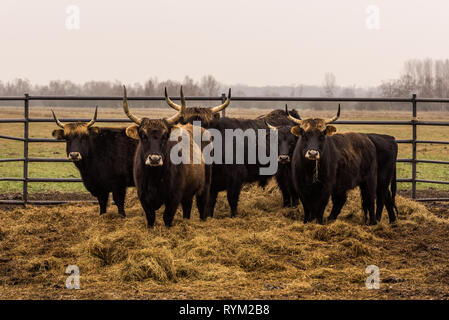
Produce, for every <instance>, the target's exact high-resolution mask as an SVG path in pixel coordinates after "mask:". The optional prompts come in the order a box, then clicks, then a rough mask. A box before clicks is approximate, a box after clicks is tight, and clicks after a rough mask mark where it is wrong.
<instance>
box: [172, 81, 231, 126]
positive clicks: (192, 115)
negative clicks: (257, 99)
mask: <svg viewBox="0 0 449 320" xmlns="http://www.w3.org/2000/svg"><path fill="white" fill-rule="evenodd" d="M180 98H181V105H179V104H176V103H174V102H173V101H172V100H171V99H170V98H169V97H168V94H167V88H165V101H166V102H167V104H168V105H169V106H170V107H172V108H173V109H175V110H178V111H180V110H181V109H182V108H184V112H183V115H182V120H181V123H184V124H185V123H193V122H194V121H201V122H202V123H203V124H205V125H208V124H209V122H211V121H212V120H216V119H220V114H219V112H220V111H222V110H224V109H225V108H226V107H227V106H228V105H229V103H230V102H231V89H229V93H228V97H227V98H226V101H225V102H224V103H223V104H221V105H219V106H216V107H210V108H207V107H186V100H185V98H184V93H183V91H182V87H181V95H180Z"/></svg>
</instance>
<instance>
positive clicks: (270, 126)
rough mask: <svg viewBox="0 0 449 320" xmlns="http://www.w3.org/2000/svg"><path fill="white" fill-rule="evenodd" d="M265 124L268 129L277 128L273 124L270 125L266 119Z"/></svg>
mask: <svg viewBox="0 0 449 320" xmlns="http://www.w3.org/2000/svg"><path fill="white" fill-rule="evenodd" d="M265 124H266V125H267V127H268V129H270V130H277V129H278V128H276V127H275V126H272V125H271V124H269V123H268V122H267V121H265Z"/></svg>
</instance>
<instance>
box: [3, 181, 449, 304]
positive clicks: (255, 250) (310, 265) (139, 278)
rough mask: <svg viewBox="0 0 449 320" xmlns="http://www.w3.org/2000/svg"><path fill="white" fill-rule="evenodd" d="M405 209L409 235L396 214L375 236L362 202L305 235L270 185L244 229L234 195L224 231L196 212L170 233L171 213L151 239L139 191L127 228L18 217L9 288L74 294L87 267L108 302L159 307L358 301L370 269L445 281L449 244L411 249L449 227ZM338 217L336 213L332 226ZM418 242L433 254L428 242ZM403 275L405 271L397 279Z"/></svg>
mask: <svg viewBox="0 0 449 320" xmlns="http://www.w3.org/2000/svg"><path fill="white" fill-rule="evenodd" d="M330 204H331V203H330ZM397 204H398V209H399V222H398V223H397V224H395V225H390V224H389V223H388V215H387V214H384V217H383V220H382V222H381V223H379V224H378V225H377V226H367V225H364V223H363V214H362V210H361V207H360V195H359V192H358V190H356V191H354V192H351V193H350V194H349V197H348V202H347V204H346V205H345V207H344V208H343V210H342V213H341V214H340V216H339V218H338V220H337V221H335V222H333V223H330V224H326V225H318V224H316V223H308V224H304V223H303V222H302V221H301V220H302V216H303V212H302V207H300V208H283V207H282V201H281V195H280V192H279V190H278V189H277V187H276V186H275V183H273V182H270V183H269V184H268V185H267V186H266V187H265V189H262V188H260V187H258V186H255V185H253V186H245V187H244V190H243V192H242V194H241V198H240V202H239V216H238V217H237V218H230V213H229V207H228V204H227V200H226V196H225V194H223V193H222V194H220V195H219V197H218V201H217V207H216V212H215V216H214V218H213V219H208V220H207V221H206V222H202V221H200V220H199V217H198V213H197V210H196V208H195V206H194V212H192V219H191V220H183V219H182V214H181V210H178V213H177V215H176V217H175V222H174V226H173V227H172V228H170V229H167V228H166V227H165V226H164V225H163V222H162V210H163V208H162V209H161V210H159V211H158V212H157V214H156V217H157V219H156V224H155V226H154V228H152V229H148V228H147V225H146V220H145V217H144V214H143V212H142V209H141V207H140V204H139V202H138V200H137V197H136V194H135V191H134V190H132V189H131V190H130V191H128V197H127V201H126V206H127V209H126V210H127V217H126V218H125V219H122V218H120V217H119V216H118V214H117V210H116V208H114V207H112V206H111V207H110V209H109V211H110V212H109V213H108V214H106V215H103V216H99V215H98V208H97V206H96V205H87V204H75V205H62V206H54V207H33V206H30V207H29V208H28V209H22V208H14V209H12V210H9V211H7V212H2V214H0V225H1V228H0V283H2V284H5V285H6V286H10V285H11V286H12V285H16V286H17V285H20V286H24V287H27V286H30V287H33V286H36V284H40V283H46V284H49V286H50V287H51V286H54V287H63V286H64V279H65V278H66V277H67V275H65V274H64V271H65V267H66V266H68V265H77V266H79V267H80V270H81V279H82V280H81V281H82V286H83V283H84V286H85V287H89V288H90V287H93V288H98V289H96V290H97V291H96V292H104V291H110V289H109V288H112V287H114V288H116V289H115V290H116V292H120V290H125V291H126V290H127V291H126V292H127V293H126V295H124V296H123V298H130V297H132V296H135V290H136V288H140V289H139V290H141V291H142V290H143V291H145V292H152V294H154V295H152V296H150V298H156V297H166V298H179V297H183V298H186V297H190V298H220V297H221V298H231V297H232V298H261V297H271V298H273V297H274V298H275V297H281V296H276V295H275V294H277V293H276V292H280V291H282V292H283V294H286V295H288V297H293V298H298V297H315V296H316V295H317V294H321V295H322V294H324V292H334V294H335V295H334V296H329V297H338V296H341V295H343V294H344V293H345V292H348V290H346V289H344V290H343V289H341V288H340V287H341V286H343V285H344V286H349V287H351V286H352V287H351V288H352V289H351V290H353V292H359V291H357V290H361V288H363V287H364V281H365V279H366V276H367V275H366V274H365V268H366V266H367V265H369V264H379V266H382V265H387V266H388V268H389V269H388V270H391V271H388V272H385V271H384V274H385V276H388V275H395V276H397V277H399V276H400V277H401V278H403V279H409V278H410V277H413V276H409V277H407V275H404V273H405V272H410V275H412V272H416V274H418V275H420V277H422V279H424V280H425V279H427V281H428V282H429V281H430V280H429V279H431V280H432V281H434V280H435V281H437V279H439V278H440V276H441V275H443V274H445V273H444V272H442V271H440V269H438V270H437V271H435V272H430V271H428V270H426V269H424V268H423V267H422V265H423V264H425V263H429V260H428V259H429V258H428V257H427V256H424V253H426V252H429V251H431V252H433V253H434V256H435V259H440V260H435V261H437V262H435V263H438V261H443V259H442V258H438V257H439V256H438V255H442V254H443V253H442V252H443V251H444V250H446V248H445V247H444V244H438V247H439V248H441V250H440V251H437V250H433V251H432V250H427V249H428V248H430V247H432V245H430V244H429V245H428V247H426V248H427V249H426V250H425V249H422V250H421V249H420V250H412V249H413V248H411V249H410V247H413V246H410V245H404V244H403V242H402V241H403V239H404V238H405V237H414V236H418V235H419V234H420V232H422V230H424V229H425V228H427V229H430V230H432V228H435V227H436V226H439V228H440V229H442V230H447V229H448V227H447V226H448V225H449V220H448V219H442V218H438V217H436V216H434V215H433V214H432V213H431V212H429V211H428V210H427V209H426V208H425V207H424V206H423V205H421V204H418V203H415V202H413V201H410V200H408V199H405V198H402V197H400V196H398V197H397ZM329 212H330V205H329V206H328V208H327V209H326V213H325V216H327V215H328V214H329ZM444 228H446V229H444ZM445 234H446V235H447V232H446V233H445ZM446 238H447V237H446ZM438 239H439V238H438ZM408 241H409V243H412V244H413V243H414V244H416V243H425V238H421V239H418V240H416V241H413V240H410V239H409V240H408ZM441 241H443V240H441ZM426 245H427V244H426ZM392 246H395V249H394V250H390V247H392ZM401 246H402V247H401ZM411 252H412V253H413V252H416V255H417V258H416V259H422V260H417V261H419V262H416V267H415V266H411V267H410V268H416V269H413V270H412V269H403V264H404V262H403V261H404V260H407V259H409V257H410V255H411ZM444 252H445V251H444ZM401 255H403V256H401ZM443 269H444V268H441V270H443ZM395 270H404V271H401V272H403V273H397V275H396V274H395V273H394V272H393V271H395ZM406 270H408V271H406ZM422 279H421V278H419V277H416V278H414V283H420V286H423V285H426V284H425V283H424V284H423V283H422V282H419V281H424V280H422ZM440 282H441V281H440ZM267 283H268V284H269V285H268V286H267V285H266V284H267ZM279 283H281V285H278V284H279ZM407 283H408V282H407V281H404V282H401V283H398V285H399V284H400V285H406V284H407ZM441 283H442V285H444V282H441ZM427 285H429V284H427ZM140 286H142V287H140ZM14 288H17V287H14ZM100 288H102V289H100ZM267 288H269V289H267ZM106 289H107V290H106ZM11 290H13V291H11V292H15V291H14V290H18V289H11ZM354 290H355V291H354ZM125 291H123V292H125ZM141 291H139V292H141ZM446 291H447V290H446ZM180 292H182V294H183V295H180ZM187 293H188V294H187ZM77 294H78V293H77ZM80 294H82V293H80ZM185 294H187V296H186V295H185ZM12 296H14V294H12ZM282 297H286V296H282Z"/></svg>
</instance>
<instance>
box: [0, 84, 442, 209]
mask: <svg viewBox="0 0 449 320" xmlns="http://www.w3.org/2000/svg"><path fill="white" fill-rule="evenodd" d="M33 100H34V101H36V100H40V101H43V100H45V101H56V100H59V101H67V100H71V101H86V100H90V101H121V100H122V97H111V96H31V95H29V94H25V95H24V96H23V97H0V101H23V103H24V117H23V118H19V119H12V118H6V119H0V123H23V125H24V135H23V138H22V137H12V136H8V135H0V139H9V140H15V141H23V157H21V158H7V159H0V163H3V162H23V177H21V178H19V177H1V176H0V182H1V181H16V182H22V184H23V188H22V199H21V200H1V199H0V204H2V203H3V204H22V205H26V204H47V205H48V204H58V203H64V202H77V201H79V200H76V201H72V200H65V201H63V200H29V199H28V183H30V182H31V183H33V182H82V180H81V179H76V178H45V177H42V178H31V177H29V175H28V164H29V163H30V162H70V161H69V160H67V159H64V158H34V157H29V153H28V146H29V143H39V142H56V143H61V142H64V140H55V139H48V138H30V137H29V124H30V123H32V122H53V121H54V120H53V119H52V118H30V116H29V110H30V101H33ZM128 100H134V101H163V100H165V97H128ZM172 100H180V97H174V98H172ZM186 100H195V101H221V102H222V103H224V101H225V100H226V94H225V93H223V94H222V95H221V96H218V97H186ZM232 100H233V101H251V102H254V101H261V102H262V101H263V102H268V101H282V102H285V101H295V102H311V101H318V102H395V103H410V104H411V107H412V108H411V111H412V112H411V119H410V120H405V121H370V120H340V121H336V122H335V123H336V124H357V125H395V126H396V125H399V126H411V127H412V137H411V139H405V140H397V142H398V143H402V144H411V145H412V158H411V159H398V160H397V162H405V163H411V165H412V177H411V178H402V179H398V180H397V181H398V182H405V183H411V185H412V186H411V193H412V198H413V199H415V200H417V201H449V198H421V199H418V198H417V197H416V184H417V183H418V182H423V183H432V184H445V185H449V181H436V180H426V179H418V178H417V175H416V173H417V172H416V165H417V163H429V164H435V165H449V161H441V160H426V159H418V158H417V151H416V147H417V145H418V144H442V145H445V144H446V145H447V144H449V141H431V140H418V137H417V127H418V126H447V127H449V121H419V120H418V118H417V104H418V103H420V102H426V103H449V99H418V98H417V97H416V94H413V95H412V97H411V98H322V97H232ZM222 113H223V115H225V111H224V110H223V111H222ZM89 120H90V119H78V118H65V119H61V121H63V122H74V121H89ZM96 122H128V123H129V122H131V121H130V120H129V119H128V118H123V119H116V118H114V119H97V121H96ZM84 201H88V202H92V200H84Z"/></svg>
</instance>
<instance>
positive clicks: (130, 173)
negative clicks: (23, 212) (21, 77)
mask: <svg viewBox="0 0 449 320" xmlns="http://www.w3.org/2000/svg"><path fill="white" fill-rule="evenodd" d="M180 97H181V102H180V103H181V104H180V105H178V104H176V103H175V102H173V101H172V100H171V99H170V98H169V97H168V94H167V90H166V89H165V100H166V102H167V104H168V105H169V106H170V107H171V108H173V109H175V111H176V113H175V114H174V115H173V116H171V117H168V118H164V119H150V118H147V117H143V118H139V117H137V116H135V115H134V114H133V113H132V112H131V111H130V107H129V104H128V100H127V95H126V88H125V87H124V94H123V111H124V112H125V114H126V115H127V116H128V118H129V119H130V120H131V121H133V122H134V124H132V125H131V126H129V127H125V128H105V127H96V126H94V123H95V121H96V117H97V109H96V110H95V114H94V117H93V119H92V120H91V121H90V122H88V123H84V122H74V123H65V124H64V123H62V122H61V121H60V120H59V119H58V118H57V116H56V115H55V113H54V112H53V111H52V113H53V117H54V119H55V122H56V124H57V125H58V126H59V127H60V128H61V129H57V130H54V131H53V137H55V138H56V139H58V140H65V141H66V151H67V156H68V158H69V160H71V161H73V163H74V164H75V166H76V167H77V168H78V170H79V172H80V174H81V178H82V180H83V183H84V186H85V187H86V189H87V190H88V191H89V192H90V193H91V194H92V195H93V196H95V197H96V198H97V199H98V202H99V205H100V214H103V213H105V212H106V207H107V202H108V198H109V193H111V192H112V196H113V200H114V202H115V205H116V206H117V208H118V212H119V214H121V215H122V216H125V209H124V202H125V196H126V189H127V187H130V186H135V187H136V189H137V194H138V198H139V200H140V203H141V205H142V208H143V210H144V212H145V215H146V219H147V222H148V226H149V227H152V226H153V225H154V222H155V218H156V215H155V213H156V211H157V210H158V209H159V208H160V207H161V206H162V205H164V206H165V211H164V214H163V220H164V223H165V225H166V226H168V227H169V226H171V225H172V222H173V218H174V215H175V213H176V210H177V208H178V206H179V204H181V206H182V211H183V217H184V218H187V219H188V218H190V212H191V209H192V203H193V198H194V197H195V198H196V205H197V208H198V212H199V214H200V219H202V220H206V219H207V218H208V217H213V213H214V207H215V204H216V200H217V195H218V193H219V192H220V191H226V194H227V200H228V202H229V207H230V209H231V216H232V217H235V216H236V215H237V214H238V210H237V205H238V200H239V196H240V192H241V190H242V187H243V185H244V184H246V183H253V182H257V183H258V184H259V185H260V186H262V187H263V186H265V185H266V184H267V182H268V180H269V179H270V178H272V177H273V176H274V177H275V179H276V181H277V184H278V186H279V188H280V190H281V193H282V198H283V199H282V201H283V206H284V207H296V206H298V205H299V203H301V204H302V206H303V209H304V223H307V222H311V221H313V220H315V219H316V220H317V222H318V223H323V222H324V221H323V214H324V211H325V208H326V206H327V203H328V201H329V197H331V198H332V210H331V213H330V215H329V217H328V220H329V221H330V220H334V219H336V218H337V216H338V214H339V213H340V211H341V209H342V207H343V206H344V204H345V202H346V197H347V193H348V191H349V190H351V189H354V188H355V187H359V188H360V193H361V199H362V204H361V205H362V209H363V213H364V217H365V222H368V223H369V224H371V225H374V224H376V223H377V221H380V219H381V218H382V211H383V208H384V207H386V209H387V212H388V216H389V220H390V222H394V221H395V220H396V217H397V208H396V205H395V194H396V158H397V152H398V147H397V143H396V141H395V138H394V137H392V136H388V135H381V134H364V133H356V132H345V133H337V132H336V131H337V129H336V128H335V127H334V126H332V125H331V124H332V122H334V121H335V120H337V119H338V117H339V116H340V105H339V106H338V111H337V115H336V116H334V117H333V118H331V119H320V118H308V119H301V117H300V116H299V114H298V112H297V111H296V110H294V109H293V110H288V108H287V105H286V106H285V110H274V111H271V112H269V113H267V114H265V115H262V116H259V117H257V118H255V119H241V118H230V117H220V114H219V112H220V111H222V110H224V109H225V108H226V107H227V106H228V105H229V104H230V101H231V90H229V94H228V97H227V99H226V101H225V102H224V103H223V104H221V105H219V106H216V107H210V108H207V107H187V106H186V100H185V98H184V95H183V91H182V87H181V95H180ZM229 130H231V131H232V132H234V133H235V134H234V136H230V137H229V135H228V131H229ZM195 131H197V132H200V133H201V137H202V138H201V139H200V141H198V140H196V139H195V138H194V136H195ZM174 132H182V133H183V134H184V135H186V136H187V137H188V138H189V139H188V141H189V142H188V143H187V147H185V148H184V149H188V150H178V149H177V148H179V141H180V140H179V139H172V136H173V134H174ZM248 132H249V133H251V132H252V133H254V134H253V136H252V135H251V134H248ZM213 133H214V134H213ZM220 137H221V138H220ZM272 137H275V139H271V138H272ZM239 138H241V139H240V140H241V141H243V147H242V148H240V147H239V144H238V143H237V142H236V141H237V140H238V139H239ZM222 139H223V140H226V139H227V141H225V142H224V143H222V141H220V140H222ZM219 142H220V143H219ZM184 146H185V145H184ZM228 146H231V149H230V150H229V149H227V147H228ZM251 147H256V148H257V150H259V149H260V150H262V151H261V152H259V153H258V155H259V156H260V154H261V153H262V154H263V155H264V156H266V155H267V153H268V154H270V155H272V154H275V155H276V158H275V161H276V170H275V171H274V172H270V173H269V174H267V173H264V174H263V173H262V172H263V169H267V166H268V162H267V161H262V159H263V157H261V156H260V157H253V156H254V155H253V153H254V152H252V151H251ZM260 150H259V151H260ZM184 151H188V152H185V153H184ZM185 154H187V156H185ZM174 155H177V156H180V157H181V158H182V159H183V160H187V161H181V162H179V161H178V162H176V161H173V157H174ZM206 155H209V156H212V157H213V161H207V160H206ZM183 157H184V158H183ZM186 157H187V159H186ZM195 157H196V158H197V159H199V161H194V158H195Z"/></svg>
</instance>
